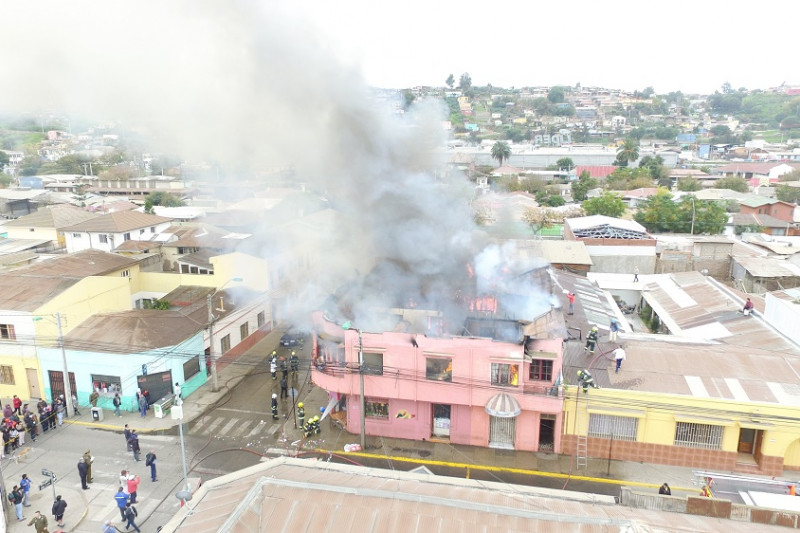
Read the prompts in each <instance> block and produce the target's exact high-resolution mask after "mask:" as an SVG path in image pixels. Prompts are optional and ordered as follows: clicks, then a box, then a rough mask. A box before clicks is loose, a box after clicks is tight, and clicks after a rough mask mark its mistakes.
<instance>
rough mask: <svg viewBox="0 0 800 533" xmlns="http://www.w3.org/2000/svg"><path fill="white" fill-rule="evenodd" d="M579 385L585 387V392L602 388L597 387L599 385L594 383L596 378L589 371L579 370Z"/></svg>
mask: <svg viewBox="0 0 800 533" xmlns="http://www.w3.org/2000/svg"><path fill="white" fill-rule="evenodd" d="M578 385H579V386H580V387H583V392H589V387H594V388H595V389H599V388H600V387H598V386H597V383H595V382H594V378H593V377H592V375H591V374H590V373H589V371H588V370H578Z"/></svg>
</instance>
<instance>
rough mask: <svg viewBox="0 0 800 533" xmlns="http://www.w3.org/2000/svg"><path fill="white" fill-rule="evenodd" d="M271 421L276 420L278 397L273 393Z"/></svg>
mask: <svg viewBox="0 0 800 533" xmlns="http://www.w3.org/2000/svg"><path fill="white" fill-rule="evenodd" d="M272 419H273V420H277V419H278V395H277V394H275V393H274V392H273V393H272Z"/></svg>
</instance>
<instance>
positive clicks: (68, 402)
mask: <svg viewBox="0 0 800 533" xmlns="http://www.w3.org/2000/svg"><path fill="white" fill-rule="evenodd" d="M53 316H55V317H56V326H58V347H59V348H60V349H61V363H62V365H63V366H64V370H63V372H64V404H65V405H64V409H65V410H66V411H67V416H72V415H73V414H75V410H74V406H73V405H72V387H70V384H69V371H68V370H67V351H66V350H65V349H64V332H63V330H62V329H61V313H56V314H55V315H53ZM41 319H42V317H41V316H37V317H34V318H33V321H34V322H37V321H39V320H41Z"/></svg>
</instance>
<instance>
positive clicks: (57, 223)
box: [5, 204, 99, 229]
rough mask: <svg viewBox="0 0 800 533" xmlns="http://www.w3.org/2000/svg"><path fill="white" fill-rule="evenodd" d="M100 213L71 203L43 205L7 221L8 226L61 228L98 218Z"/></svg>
mask: <svg viewBox="0 0 800 533" xmlns="http://www.w3.org/2000/svg"><path fill="white" fill-rule="evenodd" d="M98 216H99V215H97V214H95V213H90V212H88V211H86V210H85V209H81V208H80V207H75V206H74V205H69V204H59V205H53V206H48V207H42V208H41V209H39V210H38V211H36V212H34V213H31V214H30V215H25V216H21V217H19V218H18V219H16V220H11V221H9V222H8V223H6V224H5V225H6V226H12V227H23V228H27V227H30V228H55V229H61V228H64V227H67V226H72V225H74V224H78V223H80V222H84V221H86V220H90V219H92V218H97V217H98Z"/></svg>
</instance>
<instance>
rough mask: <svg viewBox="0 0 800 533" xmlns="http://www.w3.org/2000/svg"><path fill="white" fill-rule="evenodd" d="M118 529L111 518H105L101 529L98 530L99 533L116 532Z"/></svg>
mask: <svg viewBox="0 0 800 533" xmlns="http://www.w3.org/2000/svg"><path fill="white" fill-rule="evenodd" d="M118 531H119V529H117V526H115V525H114V524H112V523H111V520H106V521H105V523H104V524H103V529H101V530H100V533H116V532H118Z"/></svg>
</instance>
